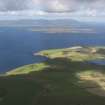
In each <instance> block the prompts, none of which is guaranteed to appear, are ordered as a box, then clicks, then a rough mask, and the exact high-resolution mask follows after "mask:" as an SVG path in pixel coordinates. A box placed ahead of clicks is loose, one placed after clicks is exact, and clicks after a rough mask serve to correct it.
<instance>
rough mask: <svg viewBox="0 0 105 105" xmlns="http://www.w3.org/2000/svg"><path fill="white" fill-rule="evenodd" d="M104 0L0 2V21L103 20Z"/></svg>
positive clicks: (17, 0)
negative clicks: (38, 19) (20, 19)
mask: <svg viewBox="0 0 105 105" xmlns="http://www.w3.org/2000/svg"><path fill="white" fill-rule="evenodd" d="M104 17H105V0H0V19H15V18H16V19H17V18H18V19H19V18H33V19H36V18H49V19H50V18H52V19H56V18H77V19H84V20H85V19H92V18H94V19H100V18H101V19H103V20H104Z"/></svg>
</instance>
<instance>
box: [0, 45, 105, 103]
mask: <svg viewBox="0 0 105 105" xmlns="http://www.w3.org/2000/svg"><path fill="white" fill-rule="evenodd" d="M36 55H42V56H46V57H48V58H49V59H48V60H47V61H46V62H42V63H39V64H31V65H26V66H23V67H20V68H17V69H15V70H11V71H9V72H7V73H5V74H4V75H1V77H0V105H105V97H104V95H102V94H101V95H100V94H96V92H97V91H95V92H91V91H89V90H91V89H94V88H97V87H98V92H100V91H101V92H103V93H105V90H104V82H105V80H104V75H105V71H104V70H105V66H100V65H96V64H90V63H87V61H88V60H93V59H104V58H105V57H104V49H103V48H91V47H89V48H80V47H75V48H67V49H57V50H48V51H42V52H39V53H38V54H36ZM96 79H98V80H100V79H101V81H98V82H97V81H96ZM91 82H92V84H91V85H90V83H91ZM93 82H94V84H95V85H94V87H93ZM99 87H100V88H99ZM93 91H94V90H93Z"/></svg>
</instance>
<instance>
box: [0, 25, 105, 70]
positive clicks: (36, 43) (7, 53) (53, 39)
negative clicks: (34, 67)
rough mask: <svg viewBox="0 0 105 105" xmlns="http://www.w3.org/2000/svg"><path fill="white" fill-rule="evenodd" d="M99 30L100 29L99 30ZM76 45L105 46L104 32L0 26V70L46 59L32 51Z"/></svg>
mask: <svg viewBox="0 0 105 105" xmlns="http://www.w3.org/2000/svg"><path fill="white" fill-rule="evenodd" d="M99 30H101V31H99ZM77 45H86V46H87V45H89V46H97V45H98V46H105V32H104V28H103V31H102V28H101V29H98V32H96V33H75V34H73V33H61V34H60V33H56V34H50V33H44V32H32V31H29V30H28V28H24V27H23V28H22V27H21V28H18V27H15V28H13V27H1V28H0V72H5V71H8V70H11V69H14V68H16V67H19V66H22V65H26V64H31V63H36V62H40V61H43V60H46V59H45V58H43V57H38V56H33V53H34V52H38V51H40V50H45V49H52V48H65V47H70V46H77Z"/></svg>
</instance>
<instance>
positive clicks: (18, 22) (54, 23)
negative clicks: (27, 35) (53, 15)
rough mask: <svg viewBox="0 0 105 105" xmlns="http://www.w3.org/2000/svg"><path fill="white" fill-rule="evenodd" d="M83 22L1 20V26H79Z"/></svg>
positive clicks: (65, 20) (70, 20) (67, 20)
mask: <svg viewBox="0 0 105 105" xmlns="http://www.w3.org/2000/svg"><path fill="white" fill-rule="evenodd" d="M80 24H81V25H83V23H81V22H79V21H76V20H72V19H57V20H46V19H39V20H2V21H1V20H0V26H63V27H64V26H77V25H80Z"/></svg>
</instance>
